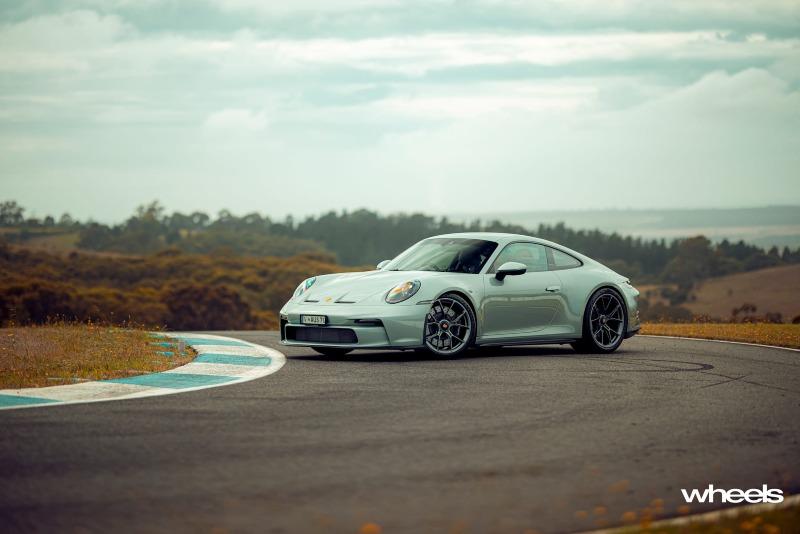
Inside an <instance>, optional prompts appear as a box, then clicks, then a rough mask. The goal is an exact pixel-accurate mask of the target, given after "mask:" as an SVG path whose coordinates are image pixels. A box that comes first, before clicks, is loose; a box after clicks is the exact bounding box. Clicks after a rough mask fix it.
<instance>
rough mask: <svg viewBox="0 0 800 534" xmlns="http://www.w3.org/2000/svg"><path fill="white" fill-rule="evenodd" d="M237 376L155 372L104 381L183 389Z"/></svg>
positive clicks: (220, 382)
mask: <svg viewBox="0 0 800 534" xmlns="http://www.w3.org/2000/svg"><path fill="white" fill-rule="evenodd" d="M236 379H237V378H236V377H235V376H216V375H194V374H189V373H153V374H149V375H139V376H129V377H127V378H114V379H111V380H104V382H114V383H117V384H134V385H137V386H150V387H154V388H170V389H183V388H194V387H198V386H213V385H216V384H224V383H225V382H230V381H231V380H236Z"/></svg>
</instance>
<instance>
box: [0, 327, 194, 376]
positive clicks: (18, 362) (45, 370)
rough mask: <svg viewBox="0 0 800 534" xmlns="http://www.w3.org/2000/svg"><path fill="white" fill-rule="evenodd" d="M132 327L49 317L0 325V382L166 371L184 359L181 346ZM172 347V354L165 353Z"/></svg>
mask: <svg viewBox="0 0 800 534" xmlns="http://www.w3.org/2000/svg"><path fill="white" fill-rule="evenodd" d="M159 341H160V340H159V339H157V338H154V337H153V336H152V334H150V333H148V332H147V331H145V330H143V329H138V328H127V327H126V328H115V327H108V326H100V325H96V324H91V323H88V324H77V323H72V324H70V323H64V322H62V323H53V324H47V325H43V326H25V327H19V326H12V327H9V328H2V329H0V388H2V389H16V388H26V387H43V386H57V385H62V384H72V383H77V382H83V381H87V380H106V379H110V378H122V377H126V376H133V375H140V374H144V373H154V372H159V371H166V370H168V369H172V368H174V367H178V366H180V365H183V364H185V363H188V362H190V361H192V360H193V359H194V356H195V353H194V351H193V350H192V349H190V348H189V347H186V348H185V349H184V351H183V353H179V352H178V348H177V346H175V347H163V346H160V345H157V344H156V343H157V342H159ZM166 352H172V354H165V353H166Z"/></svg>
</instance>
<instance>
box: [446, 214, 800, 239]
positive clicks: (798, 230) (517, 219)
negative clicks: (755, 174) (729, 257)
mask: <svg viewBox="0 0 800 534" xmlns="http://www.w3.org/2000/svg"><path fill="white" fill-rule="evenodd" d="M450 218H451V219H452V220H455V221H465V222H466V221H472V220H474V219H481V220H482V221H491V220H495V219H496V220H499V221H502V222H505V223H510V224H519V225H521V226H525V227H526V228H529V229H530V230H532V231H533V230H535V229H536V227H537V226H538V225H539V224H540V223H545V224H555V223H559V222H563V223H564V224H565V225H566V226H568V227H570V228H575V229H595V228H596V229H599V230H602V231H603V232H617V233H620V234H623V235H633V236H642V237H646V238H655V239H661V238H664V239H668V240H669V239H674V238H678V237H689V236H695V235H699V234H703V235H705V236H706V237H708V238H709V239H711V240H713V241H721V240H723V239H729V240H731V241H738V240H740V239H742V240H744V241H747V242H749V243H753V244H756V245H759V246H762V247H767V248H768V247H771V246H772V245H777V246H778V247H783V246H789V247H792V248H795V247H798V246H800V206H768V207H763V208H730V209H686V210H639V209H631V210H590V211H530V212H507V213H502V212H494V213H457V214H453V215H451V216H450Z"/></svg>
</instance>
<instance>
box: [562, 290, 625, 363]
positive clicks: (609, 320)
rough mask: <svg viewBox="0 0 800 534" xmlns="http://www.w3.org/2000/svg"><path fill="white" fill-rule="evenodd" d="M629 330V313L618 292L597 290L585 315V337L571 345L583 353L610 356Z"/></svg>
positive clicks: (587, 306) (587, 304)
mask: <svg viewBox="0 0 800 534" xmlns="http://www.w3.org/2000/svg"><path fill="white" fill-rule="evenodd" d="M627 330H628V309H627V308H626V306H625V300H624V299H623V298H622V295H620V294H619V293H618V292H617V291H614V290H613V289H611V288H607V287H604V288H602V289H598V290H597V291H596V292H595V293H594V294H593V295H592V296H591V298H589V302H587V303H586V309H585V310H584V312H583V337H582V338H581V339H580V340H578V341H576V342H574V343H571V345H572V348H573V349H575V350H576V351H578V352H582V353H593V354H608V353H611V352H614V351H615V350H617V349H618V348H619V346H620V345H621V344H622V341H623V340H624V339H625V332H627Z"/></svg>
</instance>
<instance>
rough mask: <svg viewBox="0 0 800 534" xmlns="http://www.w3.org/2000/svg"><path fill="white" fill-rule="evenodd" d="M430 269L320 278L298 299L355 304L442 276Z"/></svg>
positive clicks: (349, 274) (335, 275)
mask: <svg viewBox="0 0 800 534" xmlns="http://www.w3.org/2000/svg"><path fill="white" fill-rule="evenodd" d="M443 274H446V273H436V272H428V271H366V272H359V273H344V274H334V275H327V276H320V277H317V282H316V283H315V284H314V285H313V286H312V287H311V289H310V290H309V291H308V292H306V293H304V294H303V295H302V296H301V297H300V298H299V299H298V300H299V301H300V302H318V303H319V304H337V303H339V304H343V303H349V304H355V303H359V302H364V301H366V300H368V299H373V298H375V297H376V296H381V295H383V294H384V293H386V292H388V291H389V290H390V289H392V288H393V287H394V286H396V285H398V284H402V283H403V282H408V281H409V280H420V281H423V280H424V279H426V278H430V277H431V276H436V275H443Z"/></svg>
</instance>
